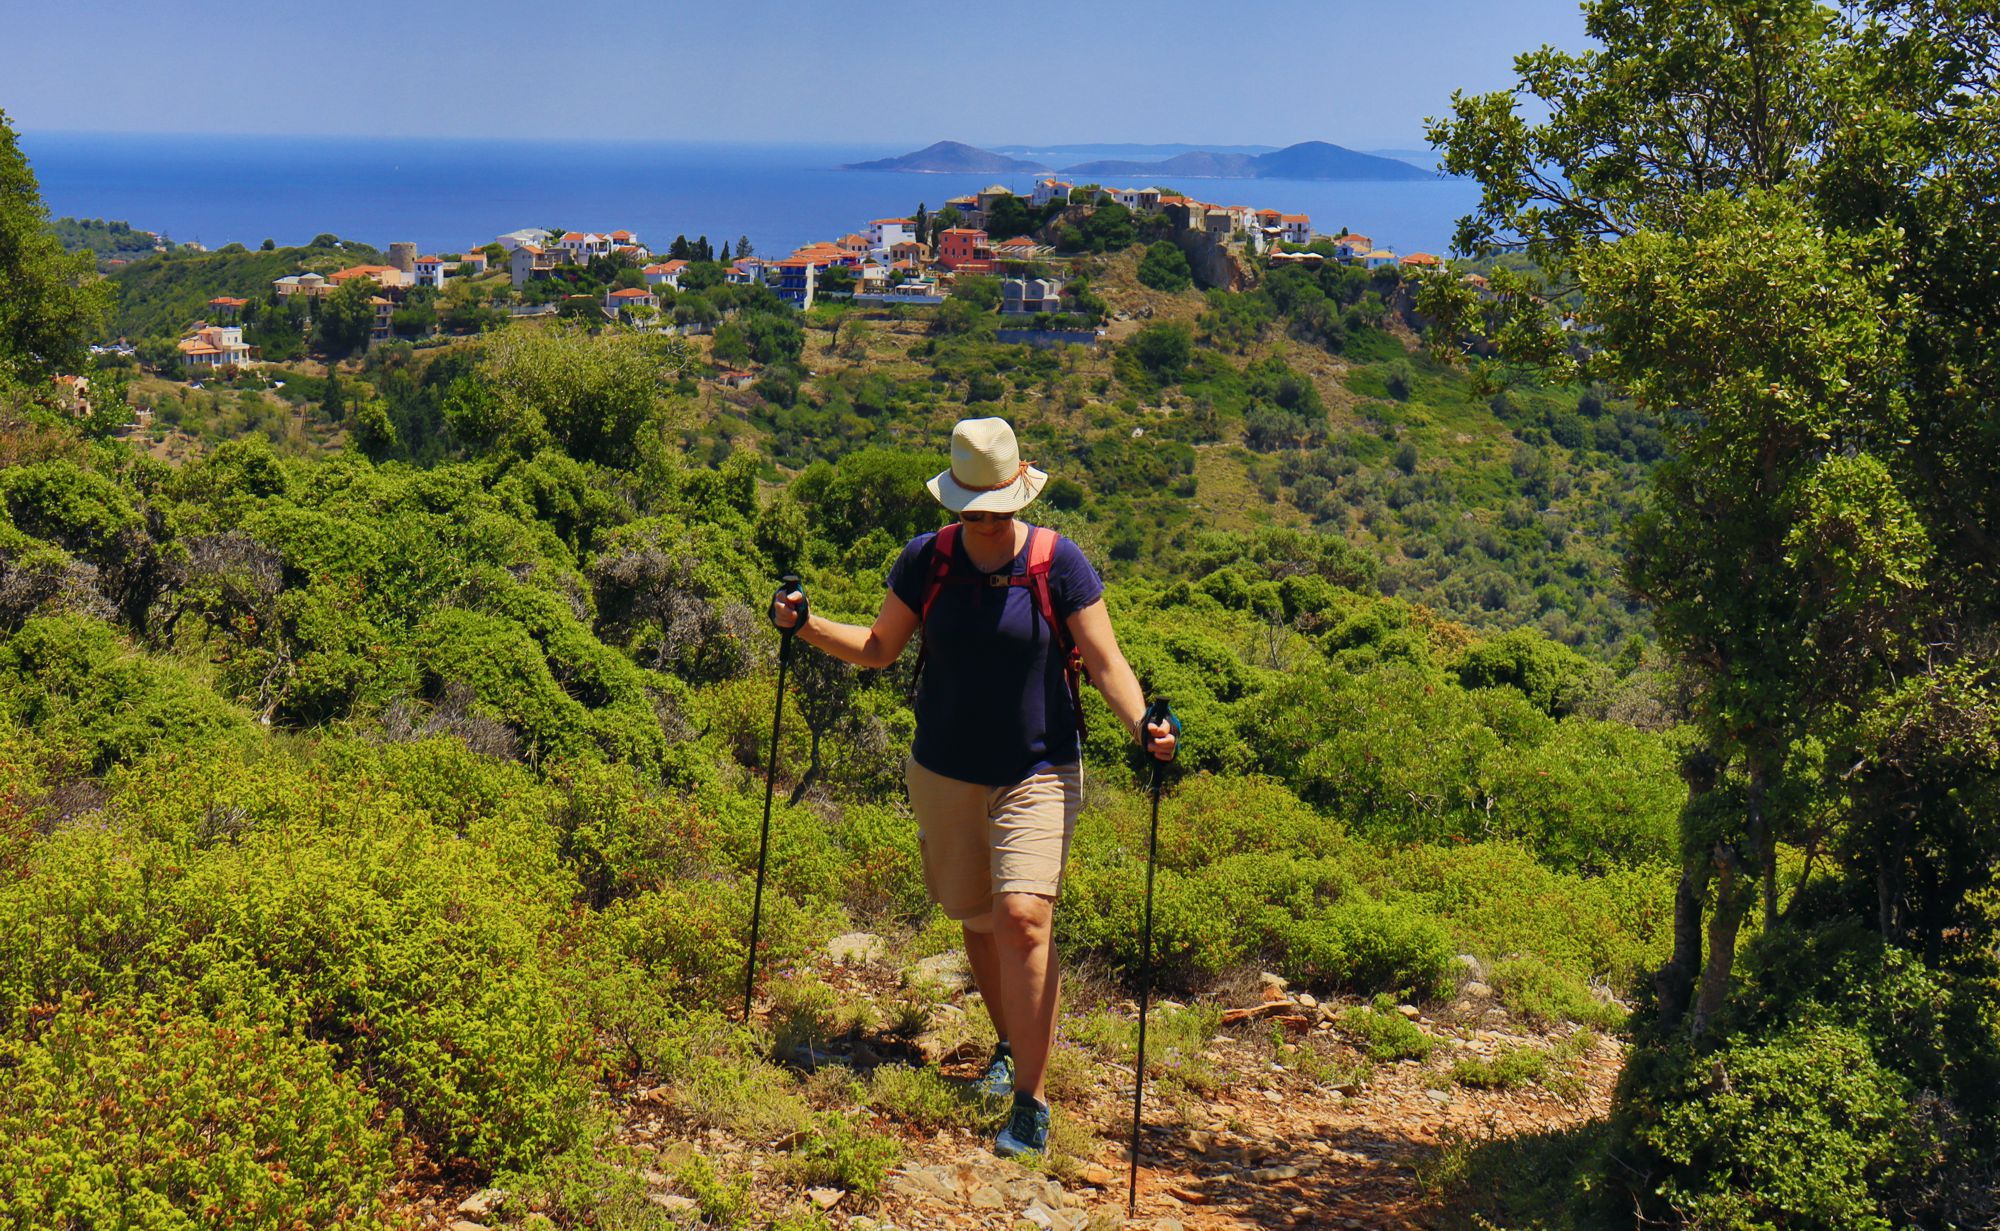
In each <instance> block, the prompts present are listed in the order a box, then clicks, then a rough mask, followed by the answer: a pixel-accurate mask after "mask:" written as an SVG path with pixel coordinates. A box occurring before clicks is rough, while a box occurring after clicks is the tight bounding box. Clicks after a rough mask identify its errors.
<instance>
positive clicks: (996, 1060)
mask: <svg viewBox="0 0 2000 1231" xmlns="http://www.w3.org/2000/svg"><path fill="white" fill-rule="evenodd" d="M972 1088H973V1089H975V1090H977V1091H979V1092H980V1093H981V1094H990V1095H992V1096H993V1097H994V1098H1005V1097H1007V1096H1008V1095H1010V1094H1012V1093H1013V1092H1014V1056H1013V1053H1011V1052H1005V1051H1001V1050H999V1049H998V1048H995V1049H994V1051H993V1059H992V1060H990V1061H988V1062H987V1064H986V1071H985V1072H984V1073H982V1074H980V1075H979V1080H978V1081H975V1082H973V1083H972Z"/></svg>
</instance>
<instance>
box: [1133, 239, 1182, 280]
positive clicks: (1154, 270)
mask: <svg viewBox="0 0 2000 1231" xmlns="http://www.w3.org/2000/svg"><path fill="white" fill-rule="evenodd" d="M1139 281H1140V283H1141V284H1142V285H1145V286H1149V287H1151V288H1153V289H1154V290H1156V291H1184V290H1186V289H1188V287H1190V286H1193V285H1194V271H1193V270H1191V269H1189V268H1188V259H1187V255H1186V254H1185V253H1183V252H1182V251H1181V250H1180V249H1179V248H1178V247H1176V246H1174V245H1173V244H1170V243H1168V242H1167V241H1166V240H1164V239H1163V240H1160V241H1159V242H1158V243H1155V244H1153V245H1151V246H1149V247H1148V248H1147V249H1146V255H1145V256H1144V257H1142V258H1141V259H1140V261H1139Z"/></svg>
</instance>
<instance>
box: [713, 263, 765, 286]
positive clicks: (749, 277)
mask: <svg viewBox="0 0 2000 1231" xmlns="http://www.w3.org/2000/svg"><path fill="white" fill-rule="evenodd" d="M722 280H723V281H725V282H727V283H729V284H730V285H731V286H756V285H758V284H759V283H761V282H763V281H764V262H762V261H760V260H758V259H757V258H756V257H751V256H742V257H737V258H736V259H735V260H734V261H732V262H730V265H729V272H728V273H726V274H724V275H722Z"/></svg>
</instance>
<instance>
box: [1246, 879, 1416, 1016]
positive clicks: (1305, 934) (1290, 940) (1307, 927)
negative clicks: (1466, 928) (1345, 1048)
mask: <svg viewBox="0 0 2000 1231" xmlns="http://www.w3.org/2000/svg"><path fill="white" fill-rule="evenodd" d="M1280 936H1281V938H1282V943H1283V945H1284V953H1283V956H1282V958H1281V959H1280V964H1281V966H1282V967H1283V970H1284V974H1285V976H1286V977H1287V978H1289V979H1293V980H1295V981H1297V982H1300V983H1303V984H1306V985H1308V986H1312V987H1321V988H1328V987H1340V988H1347V989H1350V990H1355V991H1363V992H1374V991H1405V992H1408V993H1410V994H1411V995H1414V996H1416V997H1418V998H1420V999H1422V998H1428V997H1431V996H1435V995H1440V994H1442V993H1443V992H1444V990H1445V989H1446V988H1447V987H1448V986H1449V979H1450V975H1451V971H1452V970H1453V952H1452V945H1451V938H1450V937H1449V936H1448V935H1447V934H1446V932H1445V930H1444V928H1442V927H1440V926H1439V925H1438V923H1437V922H1436V921H1435V920H1433V919H1431V918H1430V917H1429V916H1427V915H1425V914H1424V913H1423V912H1422V910H1421V908H1417V907H1412V906H1407V905H1391V904H1389V903H1386V902H1379V901H1376V900H1375V899H1373V898H1370V897H1366V896H1364V895H1356V896H1353V897H1346V898H1342V899H1341V900H1340V901H1338V902H1335V903H1333V904H1332V905H1330V906H1327V907H1325V908H1323V909H1320V910H1318V911H1316V912H1313V913H1311V914H1305V915H1301V916H1295V917H1292V918H1290V919H1287V920H1285V921H1283V922H1282V923H1281V924H1280Z"/></svg>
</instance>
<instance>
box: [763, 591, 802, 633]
mask: <svg viewBox="0 0 2000 1231" xmlns="http://www.w3.org/2000/svg"><path fill="white" fill-rule="evenodd" d="M805 607H806V596H805V592H804V591H802V590H780V591H778V592H777V593H776V594H774V595H772V596H771V623H773V624H775V625H777V626H778V627H779V628H797V627H798V626H799V623H800V621H801V620H802V619H803V618H804V616H805Z"/></svg>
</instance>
